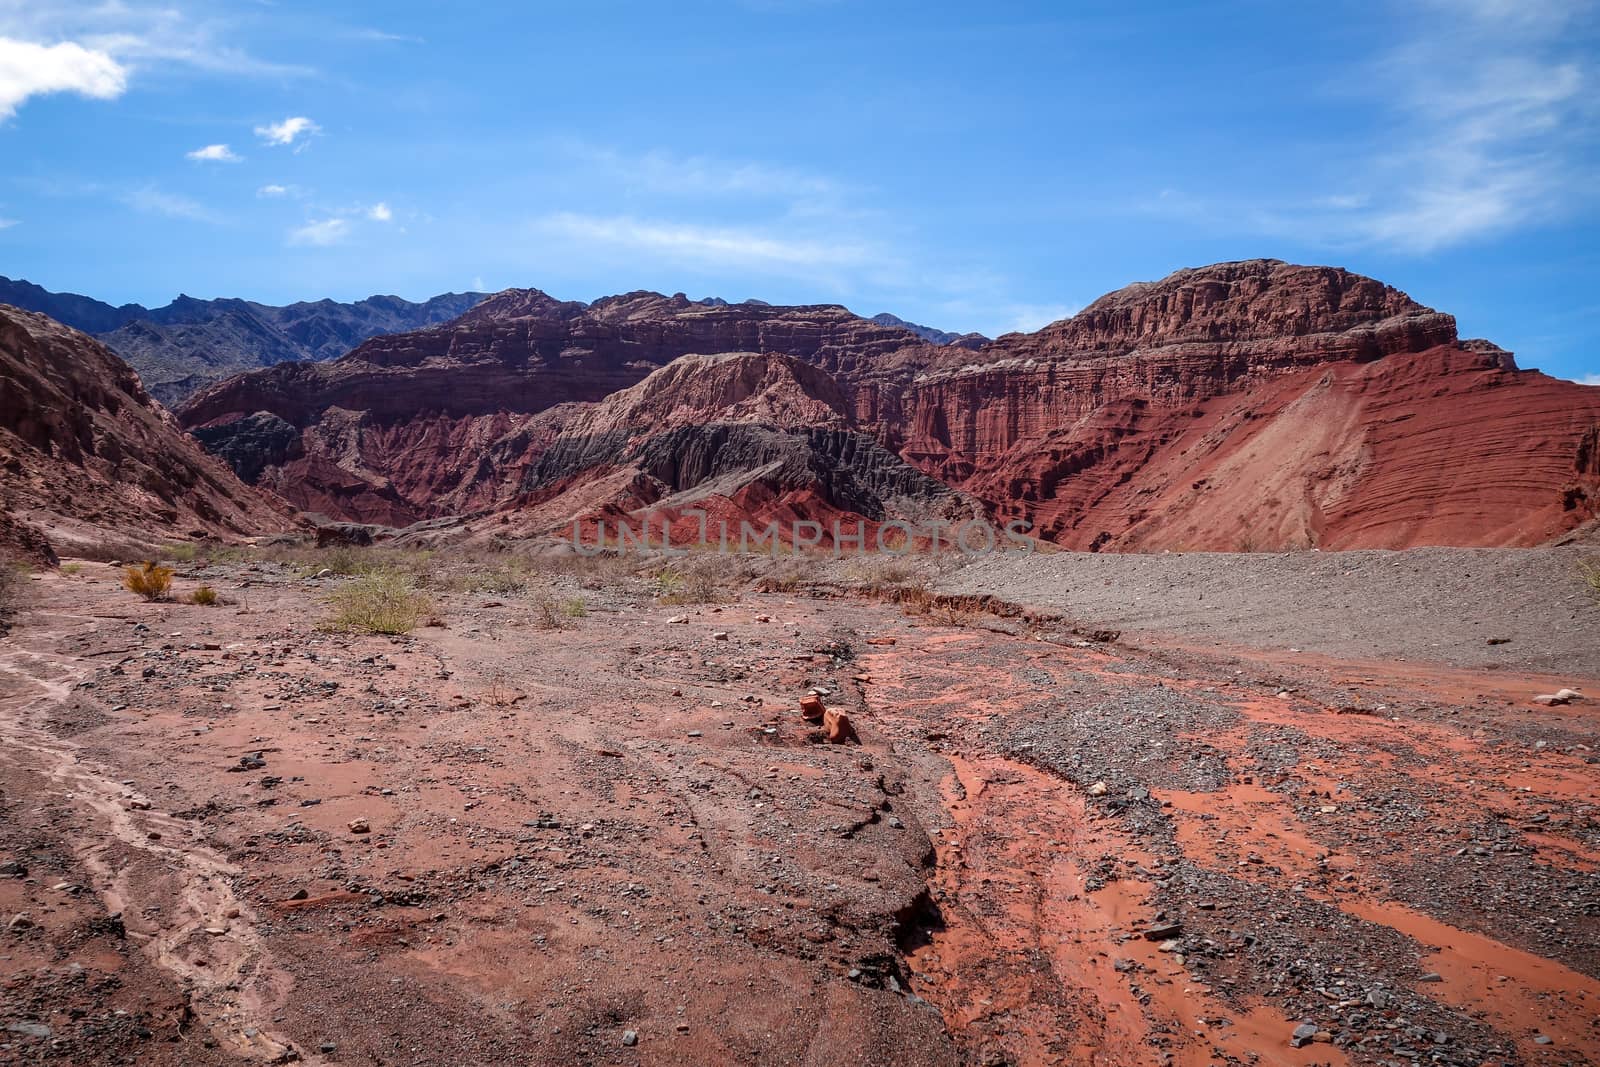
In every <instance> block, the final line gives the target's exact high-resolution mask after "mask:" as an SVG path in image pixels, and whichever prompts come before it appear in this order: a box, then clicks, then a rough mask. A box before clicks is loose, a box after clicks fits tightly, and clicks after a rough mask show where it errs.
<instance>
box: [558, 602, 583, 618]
mask: <svg viewBox="0 0 1600 1067" xmlns="http://www.w3.org/2000/svg"><path fill="white" fill-rule="evenodd" d="M561 614H563V615H565V616H566V617H567V618H569V619H583V618H587V617H588V615H589V607H588V605H587V604H585V603H584V602H583V600H582V599H581V598H580V597H568V598H567V599H566V600H563V601H562V602H561Z"/></svg>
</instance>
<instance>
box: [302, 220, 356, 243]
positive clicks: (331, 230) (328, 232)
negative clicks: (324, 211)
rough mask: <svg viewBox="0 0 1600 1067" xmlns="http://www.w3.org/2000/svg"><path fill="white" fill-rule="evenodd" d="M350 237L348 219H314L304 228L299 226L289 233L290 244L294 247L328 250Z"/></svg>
mask: <svg viewBox="0 0 1600 1067" xmlns="http://www.w3.org/2000/svg"><path fill="white" fill-rule="evenodd" d="M348 236H350V222H349V220H348V219H341V218H329V219H314V220H312V221H311V222H308V223H306V224H305V225H304V226H298V227H296V228H295V229H293V230H290V231H289V243H290V244H292V245H302V246H311V247H315V248H326V247H328V246H329V245H336V244H338V243H339V242H340V241H343V240H344V239H345V238H346V237H348Z"/></svg>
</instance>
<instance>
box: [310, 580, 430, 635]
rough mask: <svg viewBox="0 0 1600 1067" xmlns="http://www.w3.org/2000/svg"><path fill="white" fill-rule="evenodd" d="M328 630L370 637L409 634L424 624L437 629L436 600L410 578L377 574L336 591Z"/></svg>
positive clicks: (331, 599)
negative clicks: (349, 631) (346, 631)
mask: <svg viewBox="0 0 1600 1067" xmlns="http://www.w3.org/2000/svg"><path fill="white" fill-rule="evenodd" d="M329 602H330V603H331V604H332V605H333V618H332V619H330V620H329V621H328V623H327V625H328V627H329V628H331V629H337V630H351V631H355V632H357V633H369V634H407V633H410V632H411V631H412V630H414V629H416V628H417V626H418V625H419V624H421V623H423V622H427V623H428V624H429V625H434V624H435V623H434V620H435V618H436V615H435V612H434V606H433V600H432V599H431V598H430V597H429V596H428V594H426V593H424V592H422V591H421V590H419V589H418V588H417V586H416V582H415V581H414V580H413V579H412V578H411V576H410V575H407V574H402V573H400V572H399V571H376V572H374V573H371V574H366V575H363V576H361V577H360V578H357V579H356V580H355V581H353V582H350V583H349V584H348V585H345V586H343V587H341V588H339V589H337V590H335V591H334V593H333V595H332V596H331V597H330V598H329Z"/></svg>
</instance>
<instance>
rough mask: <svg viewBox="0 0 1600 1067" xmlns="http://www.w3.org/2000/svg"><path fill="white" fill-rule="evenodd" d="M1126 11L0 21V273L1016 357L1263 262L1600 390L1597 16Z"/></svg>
mask: <svg viewBox="0 0 1600 1067" xmlns="http://www.w3.org/2000/svg"><path fill="white" fill-rule="evenodd" d="M1128 6H1129V5H1126V4H1112V3H1107V4H1097V3H1073V4H1058V3H1037V4H1029V3H1006V2H991V3H985V4H982V5H976V4H970V3H949V4H944V3H930V2H927V0H922V2H915V3H899V2H881V3H851V2H847V0H837V2H824V0H742V2H741V0H678V2H675V3H672V4H661V3H631V2H629V3H623V2H607V0H589V2H585V3H559V4H558V3H548V4H504V5H490V4H482V5H471V4H466V5H456V6H452V7H449V8H443V9H441V8H439V7H438V6H437V5H434V4H422V3H409V2H384V3H347V4H340V3H333V4H302V3H296V2H287V0H280V2H275V3H274V2H269V0H261V2H239V3H211V4H198V3H196V4H190V3H188V2H187V0H161V2H159V3H157V4H150V5H146V4H144V3H142V2H140V0H111V2H107V3H90V4H77V3H72V2H65V0H50V2H48V3H39V2H37V0H22V2H19V0H0V273H3V274H7V275H10V276H12V277H18V276H20V277H25V278H28V279H30V280H32V281H36V282H39V283H40V284H42V285H45V286H46V287H47V288H51V289H64V290H71V291H76V292H82V293H87V294H90V295H93V296H96V297H99V298H101V299H105V300H111V301H115V302H121V301H126V300H137V301H140V302H143V303H146V304H156V303H164V302H166V301H167V300H168V299H170V298H171V297H172V296H174V295H175V294H177V293H178V292H180V291H181V292H187V293H189V294H191V295H194V296H205V297H211V296H245V297H250V298H253V299H258V300H265V301H270V302H283V301H289V300H296V299H309V298H317V297H321V296H332V297H335V298H339V299H350V298H356V297H361V296H365V295H368V294H370V293H374V292H394V293H399V294H401V295H403V296H407V297H411V298H421V297H424V296H428V295H431V294H433V293H436V292H440V291H444V290H451V289H454V290H460V289H467V288H482V289H499V288H504V287H506V286H536V287H538V288H541V289H545V290H546V291H548V292H550V293H552V294H554V295H556V296H559V297H563V298H577V299H592V298H594V297H597V296H601V295H604V294H607V293H613V292H621V291H627V290H631V289H657V290H662V291H666V292H674V291H678V290H682V291H686V292H688V293H689V294H690V295H691V296H702V295H718V296H723V297H726V298H729V299H734V300H737V299H742V298H744V297H747V296H756V297H760V298H762V299H765V300H769V301H773V302H782V303H807V302H838V303H843V304H846V305H847V306H849V307H850V308H852V309H853V310H856V311H858V312H861V313H863V314H873V313H875V312H878V311H884V310H887V311H893V312H894V313H896V314H899V315H902V316H904V317H906V318H909V319H913V320H916V321H920V322H925V323H928V324H930V325H934V326H938V327H940V328H943V329H954V330H981V331H983V332H985V333H990V334H995V333H999V332H1002V331H1005V330H1009V329H1016V328H1028V329H1031V328H1036V327H1038V326H1040V325H1042V324H1043V323H1045V322H1047V321H1050V320H1051V319H1054V318H1059V317H1061V316H1063V315H1066V314H1069V313H1070V312H1072V311H1073V310H1075V309H1077V308H1079V307H1082V306H1083V305H1084V304H1086V303H1087V302H1089V301H1090V300H1092V299H1094V298H1095V297H1096V296H1098V295H1099V294H1101V293H1102V292H1105V291H1107V290H1110V289H1114V288H1117V287H1119V286H1121V285H1123V284H1125V283H1127V282H1130V281H1136V280H1147V279H1153V278H1157V277H1160V276H1162V275H1164V274H1166V273H1168V272H1169V271H1171V270H1174V269H1176V268H1179V267H1184V266H1193V265H1198V264H1202V263H1209V262H1214V261H1218V260H1227V259H1242V258H1248V257H1254V256H1273V257H1277V258H1281V259H1287V260H1291V261H1297V262H1315V263H1333V264H1337V265H1341V266H1345V267H1349V268H1350V269H1352V270H1356V271H1359V272H1361V273H1364V274H1370V275H1373V276H1375V277H1378V278H1381V279H1383V280H1384V281H1387V282H1389V283H1391V284H1394V285H1397V286H1399V287H1400V288H1402V289H1404V290H1406V291H1407V292H1409V293H1410V294H1411V295H1412V296H1414V297H1415V298H1417V299H1418V300H1421V301H1422V302H1424V303H1426V304H1430V305H1432V306H1434V307H1437V308H1439V309H1441V310H1445V311H1449V312H1452V313H1454V314H1455V315H1456V316H1457V318H1458V320H1459V322H1460V326H1461V330H1462V333H1463V335H1464V336H1483V337H1488V338H1490V339H1491V340H1494V341H1495V342H1497V343H1499V344H1501V345H1502V346H1504V347H1506V348H1509V349H1512V350H1513V351H1515V352H1517V353H1518V358H1519V362H1521V364H1522V365H1523V366H1537V367H1540V368H1542V369H1545V370H1547V371H1549V372H1551V373H1556V374H1561V375H1563V376H1567V377H1574V378H1584V377H1588V376H1594V377H1596V378H1597V380H1600V343H1597V342H1600V286H1597V284H1596V283H1597V282H1600V269H1597V268H1600V251H1597V246H1600V241H1597V237H1600V212H1597V197H1600V180H1597V178H1600V167H1597V163H1600V121H1597V120H1600V115H1597V111H1600V91H1597V88H1596V86H1597V84H1600V69H1597V67H1600V15H1597V11H1596V7H1595V5H1594V4H1593V3H1578V2H1574V0H1455V2H1445V0H1433V2H1430V0H1416V2H1411V3H1397V2H1396V3H1390V2H1378V3H1349V4H1344V5H1310V4H1305V5H1302V4H1284V3H1255V2H1250V3H1240V2H1227V0H1217V2H1207V3H1185V4H1147V5H1140V10H1139V11H1137V12H1130V11H1128V10H1125V8H1126V7H1128Z"/></svg>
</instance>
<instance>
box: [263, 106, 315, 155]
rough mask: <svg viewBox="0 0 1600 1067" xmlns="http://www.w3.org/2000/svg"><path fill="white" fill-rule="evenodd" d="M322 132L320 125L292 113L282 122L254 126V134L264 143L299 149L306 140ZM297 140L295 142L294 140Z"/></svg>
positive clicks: (303, 145)
mask: <svg viewBox="0 0 1600 1067" xmlns="http://www.w3.org/2000/svg"><path fill="white" fill-rule="evenodd" d="M321 132H322V127H321V126H318V125H317V124H316V123H315V122H312V121H311V120H310V119H308V118H306V117H305V116H304V115H294V116H292V117H290V118H286V119H284V120H283V121H282V122H269V123H267V124H266V125H265V126H257V127H256V136H257V137H259V138H261V140H262V142H263V143H264V144H269V145H291V146H293V147H294V149H295V151H299V150H300V149H301V148H304V147H305V145H306V140H302V138H305V139H309V138H311V137H314V136H315V135H317V134H319V133H321ZM297 141H298V142H299V143H298V144H296V142H297Z"/></svg>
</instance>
